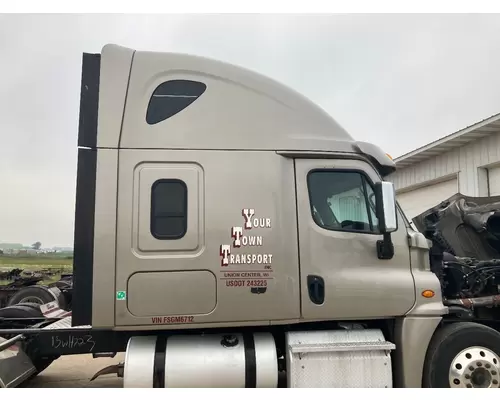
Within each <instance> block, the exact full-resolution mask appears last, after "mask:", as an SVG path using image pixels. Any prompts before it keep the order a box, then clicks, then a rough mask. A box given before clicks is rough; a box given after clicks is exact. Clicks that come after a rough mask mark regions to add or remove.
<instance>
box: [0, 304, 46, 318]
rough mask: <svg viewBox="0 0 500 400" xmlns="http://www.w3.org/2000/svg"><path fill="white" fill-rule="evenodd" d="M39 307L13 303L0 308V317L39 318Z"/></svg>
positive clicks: (40, 315)
mask: <svg viewBox="0 0 500 400" xmlns="http://www.w3.org/2000/svg"><path fill="white" fill-rule="evenodd" d="M41 317H43V314H42V312H41V311H40V307H38V309H37V308H35V307H33V306H31V304H30V305H26V304H15V305H12V306H7V307H4V308H1V309H0V318H41Z"/></svg>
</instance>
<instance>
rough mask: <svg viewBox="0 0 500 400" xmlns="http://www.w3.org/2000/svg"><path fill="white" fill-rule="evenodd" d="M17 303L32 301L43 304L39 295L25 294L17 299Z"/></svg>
mask: <svg viewBox="0 0 500 400" xmlns="http://www.w3.org/2000/svg"><path fill="white" fill-rule="evenodd" d="M19 303H34V304H40V305H41V304H44V302H43V300H42V299H41V298H40V297H34V296H27V297H23V298H22V299H21V300H19Z"/></svg>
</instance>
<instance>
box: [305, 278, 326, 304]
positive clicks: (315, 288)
mask: <svg viewBox="0 0 500 400" xmlns="http://www.w3.org/2000/svg"><path fill="white" fill-rule="evenodd" d="M307 288H308V290H309V298H310V299H311V301H312V302H313V303H314V304H323V303H324V301H325V281H324V280H323V278H322V277H321V276H317V275H308V276H307Z"/></svg>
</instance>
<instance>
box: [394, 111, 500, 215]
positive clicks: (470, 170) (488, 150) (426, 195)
mask: <svg viewBox="0 0 500 400" xmlns="http://www.w3.org/2000/svg"><path fill="white" fill-rule="evenodd" d="M394 161H395V162H396V165H397V168H398V169H397V171H396V172H394V173H393V174H391V175H390V176H389V177H388V180H390V181H391V182H393V183H394V185H395V187H396V193H397V199H398V201H399V204H400V205H401V207H402V208H403V210H404V212H405V214H406V215H407V217H408V218H409V219H410V220H411V219H412V218H413V217H415V216H416V215H418V214H420V213H421V212H423V211H425V210H427V209H429V208H431V207H433V206H435V205H437V204H439V203H440V202H441V201H443V200H445V199H447V198H448V197H450V196H452V195H454V194H456V193H458V192H460V193H462V194H464V195H468V196H494V195H500V114H497V115H494V116H492V117H490V118H488V119H485V120H483V121H481V122H479V123H477V124H475V125H472V126H469V127H467V128H465V129H462V130H460V131H458V132H455V133H452V134H451V135H448V136H446V137H444V138H442V139H439V140H437V141H435V142H432V143H430V144H428V145H426V146H423V147H420V148H418V149H416V150H413V151H411V152H409V153H407V154H404V155H402V156H400V157H398V158H396V159H394Z"/></svg>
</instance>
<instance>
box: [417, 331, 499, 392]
mask: <svg viewBox="0 0 500 400" xmlns="http://www.w3.org/2000/svg"><path fill="white" fill-rule="evenodd" d="M422 383H423V387H426V388H498V387H500V333H498V332H497V331H496V330H494V329H492V328H490V327H488V326H485V325H481V324H477V323H474V322H458V323H453V324H450V325H446V326H444V327H443V328H440V329H438V330H437V331H436V333H435V334H434V337H433V338H432V340H431V343H430V345H429V348H428V350H427V354H426V359H425V364H424V374H423V380H422Z"/></svg>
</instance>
